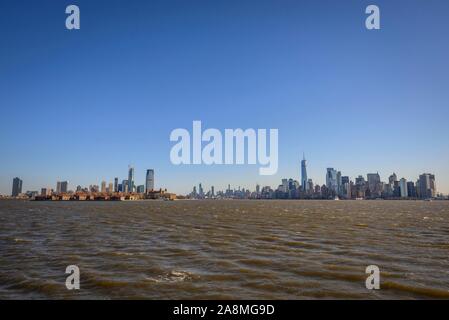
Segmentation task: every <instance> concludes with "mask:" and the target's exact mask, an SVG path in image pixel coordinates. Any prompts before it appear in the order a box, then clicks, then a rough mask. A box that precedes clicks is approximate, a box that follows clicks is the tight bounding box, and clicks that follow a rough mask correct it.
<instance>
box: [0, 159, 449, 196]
mask: <svg viewBox="0 0 449 320" xmlns="http://www.w3.org/2000/svg"><path fill="white" fill-rule="evenodd" d="M154 176H155V171H154V169H147V170H146V174H145V184H144V185H143V184H142V185H140V184H137V183H136V182H135V175H134V167H133V166H132V165H128V176H127V177H128V179H124V180H122V183H121V184H119V183H118V181H119V178H118V177H114V178H113V182H109V184H108V185H107V181H105V180H102V181H101V187H100V186H99V185H97V184H95V183H94V184H89V187H86V186H84V187H83V186H82V185H77V187H76V189H69V187H68V186H69V182H68V181H67V180H66V181H57V182H56V189H52V188H48V186H42V187H40V188H38V189H36V190H27V191H26V192H25V191H23V190H22V188H23V180H22V179H20V178H18V177H15V178H14V179H13V180H12V192H11V196H13V197H17V196H19V195H21V194H28V195H29V196H30V197H33V196H35V195H41V196H45V197H48V196H50V195H51V194H52V193H53V192H55V194H65V193H78V192H82V193H107V194H113V193H125V194H127V193H138V194H148V193H149V192H152V191H156V188H155V183H154ZM387 181H388V182H384V180H383V179H382V178H381V176H380V174H379V172H376V173H366V180H365V174H359V175H358V176H357V177H350V176H348V175H344V173H342V172H341V171H338V170H336V169H334V168H331V167H329V168H326V175H325V183H324V184H323V185H320V183H319V182H314V180H313V179H312V178H308V175H307V160H306V157H305V154H304V153H303V158H302V160H301V161H300V178H299V179H298V180H296V179H294V178H292V177H290V178H283V179H282V183H281V184H280V185H279V186H278V187H277V188H275V187H274V188H273V189H272V186H271V185H262V186H261V185H260V184H258V183H257V184H256V185H255V188H254V189H251V188H249V187H245V186H243V187H242V186H240V185H238V187H237V186H236V185H233V187H232V188H231V183H228V184H227V188H226V189H224V188H222V189H221V190H220V188H219V189H218V191H217V192H216V193H215V185H213V184H210V185H209V187H210V189H209V191H207V192H205V191H204V188H203V184H202V183H201V182H200V183H199V184H198V190H197V189H196V185H194V187H193V191H192V192H190V193H182V194H179V195H182V196H188V197H190V198H200V199H201V198H214V197H215V195H217V196H218V197H222V198H226V197H234V195H235V194H237V193H236V192H237V191H238V196H236V198H245V197H247V198H260V194H262V193H263V190H265V193H270V195H269V196H265V197H262V198H280V199H283V198H289V199H329V198H334V197H336V198H342V199H354V198H360V199H365V198H367V199H370V198H372V199H373V198H386V199H389V198H392V199H395V198H412V199H413V198H421V199H428V198H435V197H438V196H447V195H446V194H444V193H443V192H441V191H438V189H437V187H436V182H435V181H436V179H435V175H434V174H431V173H422V174H419V176H418V178H417V179H416V180H414V179H410V180H409V179H407V178H404V177H401V178H398V175H397V174H396V172H393V173H392V174H391V175H389V176H388V179H387ZM261 187H262V193H260V188H261ZM162 189H164V188H160V190H162ZM39 190H40V192H39ZM165 190H167V188H165ZM279 192H280V194H279ZM292 192H293V193H292ZM0 195H1V194H0ZM255 195H256V196H255Z"/></svg>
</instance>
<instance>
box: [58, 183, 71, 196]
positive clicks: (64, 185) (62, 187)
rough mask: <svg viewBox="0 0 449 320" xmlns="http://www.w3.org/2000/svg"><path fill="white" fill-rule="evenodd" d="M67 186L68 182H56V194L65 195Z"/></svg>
mask: <svg viewBox="0 0 449 320" xmlns="http://www.w3.org/2000/svg"><path fill="white" fill-rule="evenodd" d="M68 186H69V182H68V181H57V182H56V193H67V190H68Z"/></svg>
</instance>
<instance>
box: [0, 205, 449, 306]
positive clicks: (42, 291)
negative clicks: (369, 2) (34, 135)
mask: <svg viewBox="0 0 449 320" xmlns="http://www.w3.org/2000/svg"><path fill="white" fill-rule="evenodd" d="M71 264H75V265H77V266H78V267H79V268H80V270H81V289H80V290H78V291H68V290H67V289H66V287H65V279H66V276H67V275H66V274H65V268H66V266H67V265H71ZM371 264H375V265H378V266H379V268H380V269H381V290H378V291H368V290H367V289H366V288H365V279H366V276H367V275H365V268H366V266H368V265H371ZM0 298H2V299H12V298H19V299H35V298H37V299H45V298H51V299H79V298H88V299H118V298H124V299H141V298H146V299H228V298H229V299H231V298H236V299H316V298H337V299H372V298H375V299H383V298H386V299H388V298H400V299H403V298H404V299H408V298H449V202H438V201H435V202H423V201H416V202H414V201H174V202H159V201H139V202H20V201H0Z"/></svg>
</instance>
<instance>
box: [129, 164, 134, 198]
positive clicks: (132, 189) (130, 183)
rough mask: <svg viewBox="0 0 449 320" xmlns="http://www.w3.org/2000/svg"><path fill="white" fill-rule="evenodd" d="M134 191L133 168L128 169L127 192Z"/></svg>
mask: <svg viewBox="0 0 449 320" xmlns="http://www.w3.org/2000/svg"><path fill="white" fill-rule="evenodd" d="M133 191H134V168H133V167H132V166H129V167H128V192H133Z"/></svg>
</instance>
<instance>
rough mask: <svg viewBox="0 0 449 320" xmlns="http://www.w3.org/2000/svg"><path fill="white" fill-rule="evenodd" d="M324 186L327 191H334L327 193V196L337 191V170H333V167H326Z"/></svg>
mask: <svg viewBox="0 0 449 320" xmlns="http://www.w3.org/2000/svg"><path fill="white" fill-rule="evenodd" d="M326 187H327V189H328V192H333V193H334V195H331V194H329V196H335V195H336V194H337V193H338V185H337V170H335V169H334V168H327V172H326Z"/></svg>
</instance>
